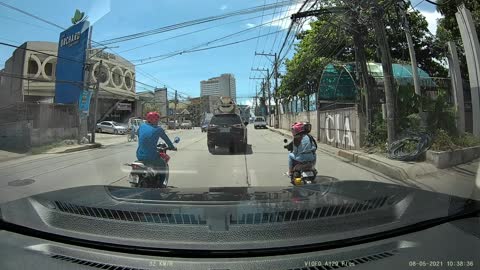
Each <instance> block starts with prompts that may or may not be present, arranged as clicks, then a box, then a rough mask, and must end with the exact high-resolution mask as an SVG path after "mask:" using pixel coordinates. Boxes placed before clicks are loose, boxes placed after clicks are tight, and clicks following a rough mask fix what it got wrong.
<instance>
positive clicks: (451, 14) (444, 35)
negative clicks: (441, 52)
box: [436, 0, 480, 78]
mask: <svg viewBox="0 0 480 270" xmlns="http://www.w3.org/2000/svg"><path fill="white" fill-rule="evenodd" d="M437 3H438V6H437V10H438V12H440V13H441V14H442V15H443V16H444V17H443V18H441V19H439V20H438V27H437V33H436V35H437V39H438V44H439V45H441V46H445V44H446V43H447V42H448V41H454V42H455V43H456V44H457V45H459V50H458V51H459V54H460V56H459V58H460V68H461V70H462V76H465V77H466V78H468V72H467V64H466V60H465V54H464V52H463V45H462V44H463V42H462V38H461V36H460V30H459V28H458V23H457V19H456V17H455V13H456V12H457V11H458V10H457V7H458V6H459V5H461V4H465V7H466V8H467V9H468V10H470V12H471V13H472V17H473V20H474V24H475V28H476V31H477V35H479V36H480V2H479V1H478V0H438V1H437Z"/></svg>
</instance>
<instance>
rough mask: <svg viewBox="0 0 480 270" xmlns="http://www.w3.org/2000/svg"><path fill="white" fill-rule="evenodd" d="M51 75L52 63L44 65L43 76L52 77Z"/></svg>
mask: <svg viewBox="0 0 480 270" xmlns="http://www.w3.org/2000/svg"><path fill="white" fill-rule="evenodd" d="M52 74H53V64H52V63H47V64H46V65H45V75H47V76H52Z"/></svg>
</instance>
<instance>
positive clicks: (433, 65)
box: [279, 0, 475, 98]
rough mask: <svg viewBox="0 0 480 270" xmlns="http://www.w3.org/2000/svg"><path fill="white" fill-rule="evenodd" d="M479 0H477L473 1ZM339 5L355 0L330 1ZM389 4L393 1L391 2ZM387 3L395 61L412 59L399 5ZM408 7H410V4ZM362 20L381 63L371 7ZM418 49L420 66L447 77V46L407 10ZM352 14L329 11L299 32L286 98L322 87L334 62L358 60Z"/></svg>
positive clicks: (372, 57) (370, 52) (369, 48)
mask: <svg viewBox="0 0 480 270" xmlns="http://www.w3.org/2000/svg"><path fill="white" fill-rule="evenodd" d="M473 1H475V0H473ZM330 2H331V3H333V2H335V3H336V4H341V5H349V4H351V1H339V0H338V1H330ZM388 3H389V1H388ZM383 5H384V6H386V7H387V8H386V10H385V13H386V19H385V22H386V25H385V28H386V32H387V38H388V41H389V44H390V48H391V55H392V58H393V60H394V61H395V62H408V61H409V60H410V59H409V53H408V46H407V41H406V38H405V33H404V32H403V31H399V29H402V28H401V25H402V18H401V17H400V15H399V13H398V10H397V7H396V5H388V4H385V3H384V4H383ZM407 7H410V5H408V6H407ZM361 14H362V17H361V18H360V21H358V22H356V21H354V22H353V23H362V24H364V26H365V27H364V34H365V36H366V41H365V50H366V56H367V59H368V61H375V62H379V61H380V59H379V57H378V53H377V41H376V37H375V36H374V31H372V25H371V20H372V15H371V14H370V11H369V10H368V9H365V10H364V11H362V13H361ZM407 16H408V20H409V23H410V28H411V34H412V39H413V43H414V49H415V53H416V56H417V62H418V65H419V67H420V68H422V69H423V70H425V71H426V72H427V73H429V74H430V75H431V76H434V77H446V76H447V73H448V72H447V70H446V68H445V67H443V66H442V65H441V64H439V63H438V62H439V61H440V60H441V59H442V58H441V56H442V51H443V47H442V46H439V42H438V40H437V39H436V37H435V36H433V35H432V34H431V33H429V30H428V22H427V21H426V19H425V17H424V16H423V15H422V14H421V13H420V12H419V11H407ZM349 19H350V18H349V17H348V14H325V15H321V16H319V17H317V20H315V21H314V22H312V23H310V26H311V30H308V31H305V32H302V33H300V34H298V35H297V38H298V39H299V40H300V42H299V43H298V44H296V45H295V54H294V56H293V57H292V59H287V60H286V61H285V64H286V68H287V72H286V74H285V75H284V77H283V78H282V82H281V85H280V87H279V93H280V96H281V97H283V98H288V97H293V96H296V95H297V94H298V93H299V92H300V91H304V92H305V93H306V94H309V93H312V92H314V91H316V89H318V83H319V79H320V76H321V74H322V71H323V68H324V67H325V66H326V65H327V64H328V63H330V62H335V61H339V62H353V61H355V55H354V48H353V41H352V38H351V33H349V31H350V29H351V25H350V24H351V21H349Z"/></svg>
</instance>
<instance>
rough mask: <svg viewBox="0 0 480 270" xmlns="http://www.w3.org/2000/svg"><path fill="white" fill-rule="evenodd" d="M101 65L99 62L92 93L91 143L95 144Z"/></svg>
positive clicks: (101, 62)
mask: <svg viewBox="0 0 480 270" xmlns="http://www.w3.org/2000/svg"><path fill="white" fill-rule="evenodd" d="M102 64H103V61H102V60H100V65H98V73H97V75H98V76H97V86H96V87H95V90H94V92H93V120H92V122H93V125H92V130H91V133H92V142H91V143H95V132H96V129H97V108H98V106H97V105H98V92H99V91H100V79H101V77H102V76H103V74H102V73H101V69H102Z"/></svg>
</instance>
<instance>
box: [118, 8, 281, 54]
mask: <svg viewBox="0 0 480 270" xmlns="http://www.w3.org/2000/svg"><path fill="white" fill-rule="evenodd" d="M271 14H273V13H270V14H268V15H271ZM260 17H261V16H254V17H249V18H246V19H241V20H236V21H232V22H228V23H224V24H218V25H213V26H210V27H206V28H202V29H198V30H194V31H190V32H187V33H183V34H180V35H175V36H173V37H169V38H165V39H161V40H157V41H154V42H151V43H147V44H144V45H140V46H137V47H134V48H130V49H127V50H123V51H120V52H119V53H124V52H130V51H133V50H136V49H140V48H144V47H148V46H151V45H155V44H158V43H160V42H163V41H167V40H172V39H176V38H179V37H184V36H188V35H191V34H196V33H199V32H203V31H206V30H210V29H213V28H217V27H221V26H225V25H229V24H234V23H239V22H244V21H250V20H253V19H257V18H260Z"/></svg>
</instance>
